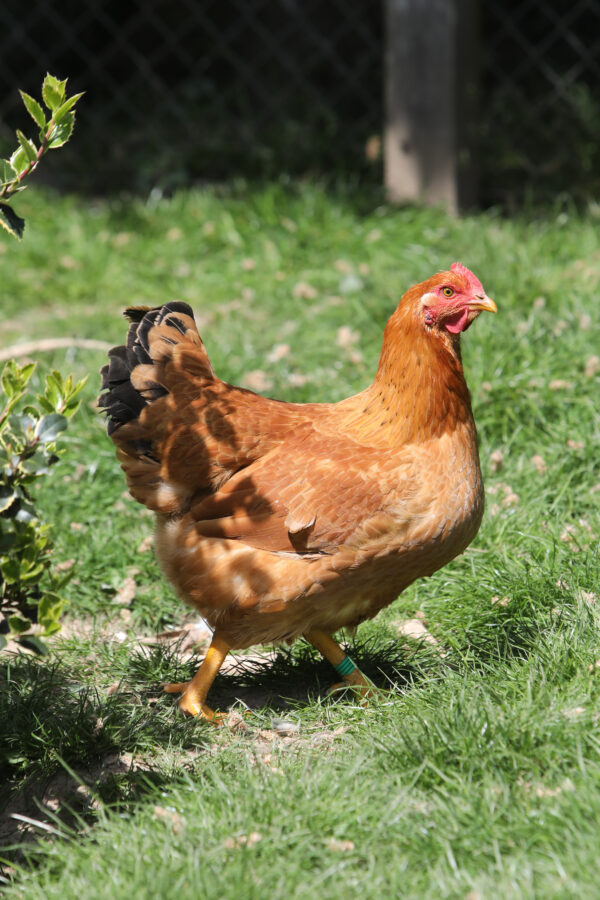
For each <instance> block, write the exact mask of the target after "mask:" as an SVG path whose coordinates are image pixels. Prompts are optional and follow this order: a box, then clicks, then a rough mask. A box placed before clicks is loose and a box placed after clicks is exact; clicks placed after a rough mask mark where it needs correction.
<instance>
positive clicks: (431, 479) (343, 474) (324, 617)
mask: <svg viewBox="0 0 600 900" xmlns="http://www.w3.org/2000/svg"><path fill="white" fill-rule="evenodd" d="M482 310H489V311H490V312H496V305H495V303H494V302H493V300H490V298H489V297H488V296H487V295H486V293H485V291H484V289H483V287H482V285H481V283H480V281H479V280H478V279H477V278H476V277H475V275H473V273H472V272H470V271H469V270H468V269H467V268H465V267H464V266H463V265H461V264H460V263H454V264H453V265H452V267H451V269H450V270H449V271H447V272H440V273H438V274H436V275H434V276H433V277H431V278H429V279H428V280H427V281H424V282H423V283H422V284H418V285H415V286H414V287H412V288H410V290H408V291H407V292H406V294H405V295H404V296H403V298H402V300H401V301H400V303H399V305H398V307H397V309H396V311H395V312H394V313H393V315H392V316H391V318H390V320H389V321H388V323H387V326H386V328H385V332H384V337H383V348H382V351H381V357H380V360H379V367H378V369H377V374H376V376H375V380H374V381H373V383H372V384H371V385H370V386H369V387H367V388H366V389H365V390H363V391H362V392H361V393H359V394H357V395H355V396H353V397H349V398H348V399H346V400H342V401H341V402H339V403H306V404H297V403H285V402H282V401H278V400H272V399H267V398H264V397H262V396H259V395H257V394H254V393H252V392H251V391H248V390H244V389H242V388H239V387H234V386H232V385H230V384H227V383H226V382H224V381H221V380H220V379H219V378H218V377H217V376H216V375H215V373H214V371H213V369H212V366H211V364H210V361H209V358H208V355H207V353H206V350H205V348H204V344H203V343H202V340H201V339H200V336H199V334H198V331H197V328H196V325H195V322H194V318H193V313H192V310H191V308H190V307H189V306H188V305H187V304H186V303H180V302H171V303H167V304H165V305H164V306H161V307H157V308H154V309H149V308H147V307H133V308H130V309H128V310H127V311H126V313H125V315H126V316H127V318H128V319H129V321H130V323H131V325H130V328H129V334H128V337H127V344H126V346H123V347H115V348H114V349H113V350H111V351H110V352H109V363H108V365H106V366H105V367H104V368H103V370H102V387H103V389H104V393H103V394H101V396H100V400H99V403H100V406H101V407H103V408H104V409H105V411H106V414H107V418H108V433H109V435H110V436H111V438H112V440H113V441H114V443H115V445H116V448H117V457H118V459H119V461H120V463H121V466H122V468H123V470H124V472H125V475H126V478H127V484H128V486H129V491H130V493H131V494H132V496H133V497H134V498H135V499H136V500H138V501H139V502H140V503H142V504H144V505H145V506H147V507H148V508H149V509H151V510H153V511H154V512H155V513H156V534H155V544H156V553H157V556H158V559H159V561H160V564H161V566H162V568H163V570H164V572H165V574H166V576H167V578H168V579H169V580H170V581H171V583H172V584H173V585H174V587H175V590H176V591H177V593H178V594H179V595H180V596H181V597H182V599H183V600H185V601H186V602H187V603H189V604H191V605H192V606H193V607H195V608H196V609H197V610H198V611H199V612H200V614H201V615H202V616H203V617H204V618H205V619H206V620H207V621H208V623H209V624H210V625H211V627H212V628H213V629H214V635H213V640H212V644H211V646H210V648H209V650H208V653H207V655H206V657H205V659H204V661H203V663H202V665H201V667H200V669H199V670H198V672H197V673H196V675H195V676H194V678H193V679H192V680H191V681H190V682H186V683H184V684H173V685H167V686H166V687H165V690H168V691H171V692H174V693H175V692H179V693H181V694H182V697H181V700H180V708H181V709H182V711H184V712H186V713H189V714H191V715H199V716H203V717H205V718H208V719H211V720H215V718H216V716H217V714H215V713H214V712H213V711H212V710H211V709H210V708H209V707H208V706H207V705H206V702H205V701H206V696H207V693H208V691H209V688H210V686H211V684H212V682H213V680H214V678H215V675H216V674H217V672H218V670H219V668H220V666H221V664H222V662H223V660H224V659H225V657H226V655H227V653H228V651H229V650H231V649H241V648H245V647H249V646H251V645H253V644H262V643H267V642H282V641H285V642H291V641H293V640H294V639H295V638H297V637H300V636H304V637H305V638H306V639H307V640H308V641H310V643H311V644H313V645H314V646H315V647H316V648H317V649H318V650H319V651H320V652H321V653H322V654H323V655H324V656H325V658H326V659H328V660H329V661H330V662H331V663H332V665H333V666H334V668H335V669H336V670H337V672H338V674H339V675H340V676H341V677H342V679H343V683H344V684H349V685H356V686H357V687H361V688H365V689H366V688H367V685H368V682H367V681H366V679H365V678H364V676H363V675H362V673H361V672H360V671H359V670H358V669H357V668H356V666H355V665H354V663H353V662H352V660H351V659H350V658H349V657H348V656H346V655H345V653H344V651H343V650H342V649H341V648H340V646H339V645H338V644H337V642H336V641H335V640H334V639H333V638H332V636H331V635H332V634H333V633H334V632H336V631H337V630H338V629H340V628H342V627H345V626H348V627H352V626H356V625H358V624H359V623H360V622H362V621H364V620H365V619H368V618H371V617H373V616H375V615H376V614H377V613H378V612H379V610H381V609H382V608H383V607H385V606H387V605H388V604H389V603H391V602H392V601H393V600H394V599H395V598H396V597H397V596H398V594H400V593H401V591H403V590H404V589H405V588H406V587H408V585H410V584H411V583H412V582H413V581H415V579H417V578H422V577H423V576H428V575H432V574H433V572H435V571H436V570H437V569H439V568H440V567H441V566H444V565H446V563H449V562H450V561H451V560H452V559H454V557H456V556H457V555H458V554H459V553H461V552H462V551H463V550H464V549H465V548H466V547H467V546H468V544H469V543H470V542H471V541H472V540H473V538H474V537H475V534H476V533H477V531H478V529H479V525H480V522H481V518H482V514H483V502H484V493H483V484H482V478H481V471H480V467H479V455H478V449H477V434H476V430H475V424H474V421H473V415H472V412H471V403H470V398H469V391H468V389H467V385H466V383H465V379H464V374H463V368H462V364H461V354H460V335H461V333H462V332H463V331H465V330H466V329H467V328H468V327H469V326H470V325H471V323H472V322H473V320H474V319H475V318H476V317H477V316H478V315H479V314H480V312H481V311H482Z"/></svg>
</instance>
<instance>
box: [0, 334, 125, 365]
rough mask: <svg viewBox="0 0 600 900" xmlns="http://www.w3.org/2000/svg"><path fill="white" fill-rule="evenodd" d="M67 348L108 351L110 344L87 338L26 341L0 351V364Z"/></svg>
mask: <svg viewBox="0 0 600 900" xmlns="http://www.w3.org/2000/svg"><path fill="white" fill-rule="evenodd" d="M68 347H79V348H81V349H82V350H105V351H106V350H110V348H111V347H112V344H109V343H108V342H107V341H95V340H93V339H88V338H44V339H43V340H40V341H27V342H26V343H25V344H13V345H12V347H6V348H5V349H4V350H0V362H6V360H7V359H18V358H19V357H21V356H31V354H32V353H43V352H45V351H48V350H61V349H63V348H68Z"/></svg>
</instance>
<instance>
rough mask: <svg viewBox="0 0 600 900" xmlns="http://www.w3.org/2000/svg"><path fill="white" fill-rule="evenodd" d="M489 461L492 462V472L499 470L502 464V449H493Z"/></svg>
mask: <svg viewBox="0 0 600 900" xmlns="http://www.w3.org/2000/svg"><path fill="white" fill-rule="evenodd" d="M490 462H491V464H492V472H501V471H502V467H503V465H504V454H503V452H502V450H494V451H493V452H492V453H490Z"/></svg>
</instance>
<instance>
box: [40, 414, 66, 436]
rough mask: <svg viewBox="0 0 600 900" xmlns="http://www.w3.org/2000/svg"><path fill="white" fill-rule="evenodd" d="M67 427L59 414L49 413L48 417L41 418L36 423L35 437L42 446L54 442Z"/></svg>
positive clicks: (63, 418)
mask: <svg viewBox="0 0 600 900" xmlns="http://www.w3.org/2000/svg"><path fill="white" fill-rule="evenodd" d="M66 427H67V420H66V418H65V417H64V416H61V414H60V413H50V415H49V416H42V418H41V419H40V420H39V422H38V423H37V426H36V429H35V435H36V437H37V438H39V440H40V441H42V442H43V443H44V444H48V443H50V441H55V440H56V438H57V437H58V435H59V434H60V432H61V431H64V430H65V428H66Z"/></svg>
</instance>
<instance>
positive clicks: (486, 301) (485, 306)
mask: <svg viewBox="0 0 600 900" xmlns="http://www.w3.org/2000/svg"><path fill="white" fill-rule="evenodd" d="M469 309H477V310H482V311H484V310H486V311H487V312H491V313H495V312H498V307H497V306H496V304H495V303H494V301H493V300H492V299H491V297H488V296H487V294H484V295H483V297H476V298H475V300H472V301H471V303H469Z"/></svg>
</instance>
